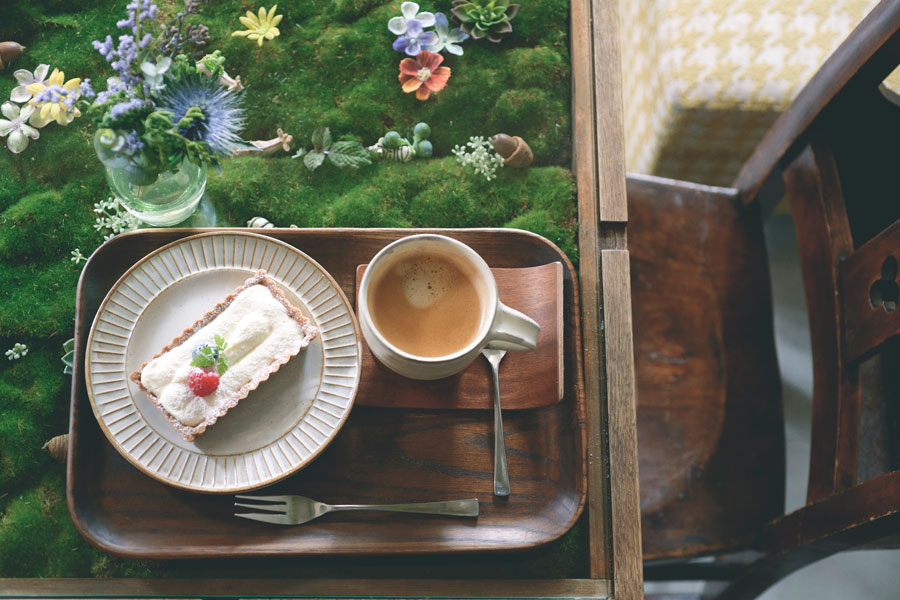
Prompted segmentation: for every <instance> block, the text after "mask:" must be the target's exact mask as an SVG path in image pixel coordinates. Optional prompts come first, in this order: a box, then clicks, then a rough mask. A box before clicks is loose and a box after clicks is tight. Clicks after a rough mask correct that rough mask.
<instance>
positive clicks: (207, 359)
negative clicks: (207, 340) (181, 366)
mask: <svg viewBox="0 0 900 600" xmlns="http://www.w3.org/2000/svg"><path fill="white" fill-rule="evenodd" d="M204 350H205V348H204ZM215 362H216V361H215V359H214V358H213V357H212V352H210V354H209V355H207V354H206V353H205V352H200V353H198V354H197V356H195V357H194V358H193V359H192V360H191V366H192V367H209V366H211V365H212V364H213V363H215Z"/></svg>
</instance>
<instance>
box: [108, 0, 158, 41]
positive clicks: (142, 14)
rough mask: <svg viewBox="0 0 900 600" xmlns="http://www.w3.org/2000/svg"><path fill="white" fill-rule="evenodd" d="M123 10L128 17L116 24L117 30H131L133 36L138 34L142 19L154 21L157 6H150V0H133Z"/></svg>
mask: <svg viewBox="0 0 900 600" xmlns="http://www.w3.org/2000/svg"><path fill="white" fill-rule="evenodd" d="M125 9H126V10H127V11H128V17H127V18H125V19H121V20H119V21H117V22H116V27H118V28H119V29H128V28H129V27H130V28H131V31H132V32H134V35H138V34H139V33H140V25H141V21H142V20H144V19H155V18H156V11H157V6H156V5H155V4H151V3H150V0H133V1H132V2H129V3H128V5H127V6H125Z"/></svg>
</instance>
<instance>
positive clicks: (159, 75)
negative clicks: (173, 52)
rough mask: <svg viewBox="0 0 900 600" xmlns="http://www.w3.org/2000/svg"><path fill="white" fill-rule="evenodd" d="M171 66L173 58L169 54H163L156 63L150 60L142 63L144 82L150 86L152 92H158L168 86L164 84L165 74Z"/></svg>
mask: <svg viewBox="0 0 900 600" xmlns="http://www.w3.org/2000/svg"><path fill="white" fill-rule="evenodd" d="M171 66H172V59H171V58H169V57H168V56H163V57H162V58H161V59H159V60H158V61H156V63H155V64H154V63H152V62H149V61H144V62H142V63H141V73H143V74H144V82H145V83H146V84H147V85H148V86H149V87H150V91H151V92H158V91H160V90H161V89H163V88H164V87H166V86H165V85H164V84H163V76H164V75H165V74H166V71H168V70H169V67H171Z"/></svg>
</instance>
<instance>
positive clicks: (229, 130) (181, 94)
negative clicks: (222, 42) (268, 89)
mask: <svg viewBox="0 0 900 600" xmlns="http://www.w3.org/2000/svg"><path fill="white" fill-rule="evenodd" d="M156 105H157V108H159V109H163V110H168V111H171V112H172V113H174V115H175V116H174V117H173V118H172V122H173V123H178V121H179V120H181V118H182V117H184V115H185V113H187V111H188V110H189V109H190V108H191V107H194V106H196V107H197V108H199V109H200V111H201V112H202V113H203V118H202V119H196V120H194V121H193V123H192V124H191V125H190V126H189V127H187V128H185V129H183V130H180V133H181V135H183V136H184V137H186V138H188V139H189V140H194V141H200V142H206V143H207V144H208V145H209V147H210V149H211V150H212V151H213V152H215V153H216V154H219V155H221V156H231V155H232V154H234V153H235V151H237V150H239V149H241V148H244V147H246V144H244V143H243V141H242V140H241V137H240V136H239V135H238V132H240V130H241V128H242V127H243V126H244V109H243V108H241V94H240V92H233V91H231V90H229V89H228V88H226V87H224V86H221V85H219V82H218V81H216V80H215V79H212V78H210V77H204V76H202V75H196V76H187V77H183V78H181V79H178V80H171V79H170V80H169V81H168V82H167V83H166V87H165V89H164V90H163V91H161V92H160V93H159V96H158V98H157V102H156Z"/></svg>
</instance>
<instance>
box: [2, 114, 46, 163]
mask: <svg viewBox="0 0 900 600" xmlns="http://www.w3.org/2000/svg"><path fill="white" fill-rule="evenodd" d="M0 112H2V113H3V116H4V117H6V118H7V119H9V120H8V121H7V120H6V119H0V137H5V136H9V139H8V140H6V147H7V148H9V151H10V152H12V153H13V154H18V153H20V152H22V151H23V150H25V148H27V147H28V138H32V139H35V140H36V139H38V138H39V137H41V134H40V133H39V132H38V130H37V129H35V128H34V127H32V126H31V125H28V123H26V121H28V117H30V116H31V113H33V112H34V107H33V106H31V105H26V106H25V107H24V108H22V109H21V110H19V105H18V104H13V103H12V102H4V103H3V105H2V106H0Z"/></svg>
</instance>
